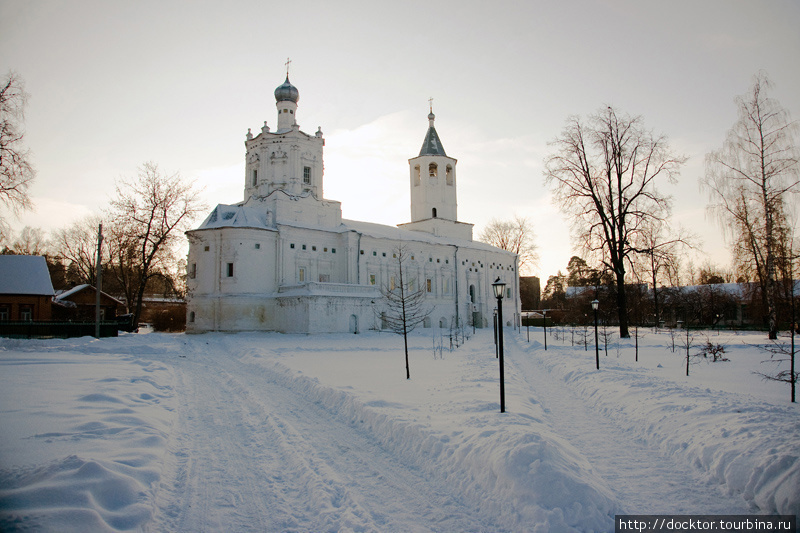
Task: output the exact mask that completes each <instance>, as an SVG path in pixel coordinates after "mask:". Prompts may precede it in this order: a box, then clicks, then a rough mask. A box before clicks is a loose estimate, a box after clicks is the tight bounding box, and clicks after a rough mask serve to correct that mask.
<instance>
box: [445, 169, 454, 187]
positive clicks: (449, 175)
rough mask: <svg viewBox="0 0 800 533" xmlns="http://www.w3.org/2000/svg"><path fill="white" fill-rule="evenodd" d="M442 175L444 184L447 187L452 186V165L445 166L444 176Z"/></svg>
mask: <svg viewBox="0 0 800 533" xmlns="http://www.w3.org/2000/svg"><path fill="white" fill-rule="evenodd" d="M444 175H445V182H446V183H447V185H452V184H453V166H452V165H447V167H446V168H445V174H444Z"/></svg>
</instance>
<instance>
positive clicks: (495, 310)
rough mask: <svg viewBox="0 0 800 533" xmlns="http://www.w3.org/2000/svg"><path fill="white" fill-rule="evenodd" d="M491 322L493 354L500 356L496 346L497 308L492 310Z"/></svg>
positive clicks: (496, 356)
mask: <svg viewBox="0 0 800 533" xmlns="http://www.w3.org/2000/svg"><path fill="white" fill-rule="evenodd" d="M492 323H493V324H494V356H495V358H498V357H500V352H499V349H498V346H497V308H495V309H494V310H493V311H492Z"/></svg>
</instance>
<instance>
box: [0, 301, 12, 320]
mask: <svg viewBox="0 0 800 533" xmlns="http://www.w3.org/2000/svg"><path fill="white" fill-rule="evenodd" d="M10 314H11V312H10V310H9V308H8V306H7V305H3V306H0V321H2V322H6V321H8V319H9V315H10Z"/></svg>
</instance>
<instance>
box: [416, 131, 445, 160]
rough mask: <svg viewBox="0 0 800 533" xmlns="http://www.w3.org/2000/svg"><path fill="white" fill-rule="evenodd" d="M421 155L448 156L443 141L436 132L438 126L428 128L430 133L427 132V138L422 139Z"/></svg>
mask: <svg viewBox="0 0 800 533" xmlns="http://www.w3.org/2000/svg"><path fill="white" fill-rule="evenodd" d="M419 155H443V156H447V154H446V153H444V146H442V141H440V140H439V135H438V134H437V133H436V128H434V127H433V126H430V127H429V128H428V133H426V134H425V140H424V141H422V149H421V150H420V151H419Z"/></svg>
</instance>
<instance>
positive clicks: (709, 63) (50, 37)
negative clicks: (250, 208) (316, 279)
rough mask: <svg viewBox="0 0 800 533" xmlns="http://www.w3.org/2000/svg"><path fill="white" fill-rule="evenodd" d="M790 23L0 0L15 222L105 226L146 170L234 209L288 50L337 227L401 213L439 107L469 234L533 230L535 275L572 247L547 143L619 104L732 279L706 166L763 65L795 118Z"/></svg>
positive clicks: (680, 212) (316, 5)
mask: <svg viewBox="0 0 800 533" xmlns="http://www.w3.org/2000/svg"><path fill="white" fill-rule="evenodd" d="M798 28H800V3H799V2H797V1H796V0H775V1H773V0H766V1H761V2H752V1H732V0H708V1H696V0H690V1H681V0H678V1H670V2H655V1H652V2H651V1H634V0H630V1H623V0H604V1H601V0H598V1H588V0H585V1H577V0H576V1H565V2H537V1H527V2H523V1H513V2H512V1H504V0H496V1H494V2H487V1H485V0H484V1H480V2H478V1H471V0H460V1H454V0H453V1H435V0H429V1H399V2H392V3H388V2H375V1H350V0H343V1H335V0H324V1H317V0H306V1H303V2H287V1H284V2H275V1H271V0H262V1H233V2H220V1H216V2H202V1H192V2H189V1H164V0H158V1H147V0H145V1H142V0H137V1H136V2H120V1H107V0H101V1H86V0H71V1H40V0H29V1H22V0H0V71H2V74H3V75H5V73H6V72H7V71H8V70H10V69H13V70H15V71H16V72H17V73H19V75H20V76H21V77H22V78H23V79H24V80H25V83H26V90H27V92H28V93H29V94H30V98H29V103H28V108H27V114H26V123H25V126H26V131H27V136H26V141H27V145H28V147H29V148H30V149H31V151H32V157H33V162H34V164H35V166H36V168H37V171H38V176H37V180H36V183H35V186H34V187H33V189H32V196H33V200H34V202H35V205H36V210H35V211H34V212H31V213H27V214H25V215H24V216H23V217H22V218H21V219H20V220H16V221H14V222H13V223H12V225H13V227H14V228H15V229H17V230H19V229H21V228H22V227H23V226H24V225H30V226H34V227H41V228H43V229H46V230H51V229H54V228H58V227H62V226H65V225H67V224H69V223H71V222H73V221H75V220H77V219H79V218H81V217H83V216H85V215H87V214H91V213H98V212H99V211H100V209H101V208H103V207H104V206H105V205H106V204H107V203H108V200H109V198H110V196H111V195H112V194H113V192H114V181H115V180H116V179H118V178H120V177H129V176H134V175H135V174H136V172H137V168H138V167H139V166H140V165H141V164H142V163H144V162H146V161H153V162H156V163H157V164H158V165H159V166H160V167H161V168H162V169H163V170H165V171H168V172H173V171H179V172H180V173H181V174H182V175H184V176H186V177H189V178H193V179H196V180H197V181H198V182H199V183H200V184H201V185H202V186H203V187H205V196H206V198H207V201H208V204H209V205H212V204H216V203H234V202H236V201H239V200H241V199H242V190H243V185H244V144H243V143H244V139H245V134H246V133H247V129H248V128H252V130H253V131H254V132H258V131H259V128H260V127H261V125H262V124H263V122H264V121H265V120H266V121H267V122H268V124H270V125H271V126H273V127H274V125H275V123H276V113H275V100H274V97H273V91H274V89H275V87H277V86H278V85H280V84H281V83H282V82H283V79H284V76H285V63H286V59H287V57H290V58H291V60H292V62H291V65H290V69H291V70H290V78H291V81H292V83H293V84H294V85H295V86H297V87H298V89H299V91H300V101H299V108H298V119H297V120H298V123H299V124H300V126H301V129H303V130H304V131H306V132H309V133H313V132H315V131H316V130H317V128H318V127H321V128H322V131H323V132H324V135H325V138H326V146H325V184H324V187H325V196H326V197H327V198H330V199H333V200H339V201H341V202H342V208H343V214H344V217H345V218H350V219H356V220H366V221H371V222H379V223H385V224H392V225H394V224H398V223H402V222H407V221H408V220H409V182H408V180H409V173H408V159H409V158H411V157H414V156H416V155H417V154H418V153H419V149H420V146H421V144H422V140H423V137H424V135H425V132H426V129H427V114H428V99H429V98H431V97H432V98H433V99H434V100H433V109H434V112H435V114H436V129H437V131H438V133H439V136H440V138H441V140H442V143H443V144H444V147H445V149H446V151H447V154H448V155H450V156H452V157H455V158H457V159H458V186H459V190H458V200H459V219H460V220H462V221H464V222H471V223H474V224H475V225H476V227H475V230H476V231H475V233H476V235H477V234H478V232H479V231H480V229H481V228H482V227H483V226H484V225H485V224H486V223H487V222H488V221H489V220H491V219H492V218H499V219H505V218H511V217H512V216H513V215H515V214H516V215H520V216H526V217H529V218H530V220H531V221H532V222H533V224H534V226H535V229H536V234H537V243H538V245H539V248H540V254H541V256H542V260H541V263H540V265H539V267H538V268H536V269H535V270H534V272H533V273H534V274H536V275H539V276H541V277H542V278H543V282H544V280H546V278H547V276H549V275H551V274H554V273H555V272H556V271H557V270H558V269H562V270H564V269H565V267H566V264H567V261H568V260H569V258H570V256H571V255H573V254H574V253H578V252H579V250H577V249H574V248H573V246H572V243H571V241H570V232H569V221H568V220H566V219H565V218H564V217H562V216H561V215H560V213H559V211H558V210H557V209H556V208H555V207H554V206H553V205H552V203H551V200H550V193H549V191H548V189H547V187H546V186H545V184H544V180H543V176H542V170H543V159H544V157H545V156H546V155H547V154H548V151H549V147H548V142H549V141H552V140H553V138H554V137H556V136H557V135H558V134H559V133H560V132H561V130H562V129H563V127H564V123H565V120H566V119H567V117H568V116H570V115H582V116H585V115H587V114H589V113H591V112H594V111H596V110H598V109H601V108H604V107H605V106H607V105H613V106H615V107H617V108H618V109H620V110H622V111H624V112H628V113H630V114H635V115H642V116H643V118H644V122H645V125H646V126H647V127H648V128H650V129H652V130H654V131H655V132H656V133H663V134H665V135H667V136H668V137H669V138H670V141H671V146H672V147H673V149H674V150H675V151H676V152H678V153H681V154H684V155H686V156H688V157H689V161H688V163H687V164H686V165H685V166H684V168H683V171H682V173H681V178H680V182H679V184H678V185H677V186H668V185H665V186H664V187H663V190H664V191H665V192H669V193H670V194H672V195H673V196H674V198H675V209H674V222H675V223H676V225H677V224H681V225H683V226H686V227H687V228H689V229H691V230H693V231H695V232H696V233H697V234H699V235H700V237H701V238H702V239H703V243H704V244H703V246H702V250H703V252H704V253H705V254H707V255H706V256H701V257H698V258H697V259H696V264H698V265H699V264H700V263H702V262H703V261H704V260H705V259H706V258H707V259H708V260H710V261H712V262H713V263H715V264H718V265H721V266H725V265H726V264H727V262H728V254H727V250H726V246H725V243H724V241H723V238H722V232H721V230H720V228H719V227H717V226H716V225H715V223H714V221H713V220H711V219H709V218H707V217H706V215H705V205H706V203H707V197H706V196H705V194H704V193H703V192H701V191H700V189H699V187H698V179H699V178H700V177H701V176H702V175H703V172H704V169H703V158H704V155H705V154H706V153H707V152H708V151H710V150H713V149H716V148H718V147H720V146H721V144H722V142H723V140H724V138H725V135H726V132H727V130H728V129H729V128H730V127H731V126H732V124H733V123H734V121H735V120H736V108H735V106H734V102H733V100H734V98H735V96H737V95H740V94H743V93H745V92H746V91H747V89H748V87H749V86H750V84H751V81H752V77H753V75H754V74H755V73H756V72H758V71H759V70H761V69H763V70H765V71H766V72H767V73H768V75H769V76H770V78H771V79H772V81H773V83H774V85H775V88H774V91H773V92H772V96H774V97H776V98H777V99H778V100H780V102H781V103H782V104H783V106H784V107H785V108H786V109H787V110H788V111H789V112H790V113H791V114H792V116H793V117H794V118H795V119H797V118H800V59H799V58H798V56H799V55H800V30H798ZM198 223H199V221H198Z"/></svg>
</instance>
